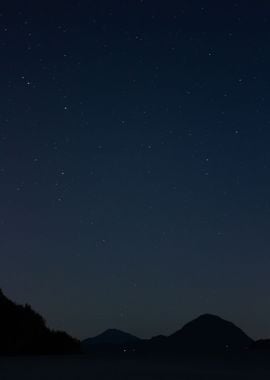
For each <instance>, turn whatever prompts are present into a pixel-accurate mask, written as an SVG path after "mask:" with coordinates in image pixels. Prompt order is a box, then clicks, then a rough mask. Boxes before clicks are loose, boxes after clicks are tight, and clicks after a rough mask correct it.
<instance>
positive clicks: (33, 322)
mask: <svg viewBox="0 0 270 380" xmlns="http://www.w3.org/2000/svg"><path fill="white" fill-rule="evenodd" d="M78 352H80V343H79V341H77V340H76V339H74V338H72V337H70V336H69V335H68V334H67V333H65V332H63V331H53V330H50V329H49V328H48V327H47V326H46V323H45V320H44V319H43V317H42V316H40V315H39V314H38V313H36V312H35V311H34V310H33V309H32V308H31V306H30V305H28V304H26V305H24V306H23V305H17V304H15V303H14V302H12V301H11V300H9V299H8V298H7V297H6V296H5V295H4V294H3V292H2V290H0V354H2V355H3V354H9V355H12V354H68V353H78Z"/></svg>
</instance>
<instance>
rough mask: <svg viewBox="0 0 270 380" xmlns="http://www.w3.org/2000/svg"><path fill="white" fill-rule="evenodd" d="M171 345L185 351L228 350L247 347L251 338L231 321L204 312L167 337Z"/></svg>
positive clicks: (250, 342)
mask: <svg viewBox="0 0 270 380" xmlns="http://www.w3.org/2000/svg"><path fill="white" fill-rule="evenodd" d="M168 343H169V344H170V345H172V346H173V347H178V348H179V349H184V350H187V351H190V350H192V351H215V352H216V351H228V350H241V349H246V348H248V347H249V346H250V345H251V344H252V343H253V340H252V339H251V338H250V337H249V336H247V335H246V334H245V333H244V332H243V331H242V330H241V329H240V328H239V327H237V326H236V325H234V324H233V323H232V322H229V321H226V320H225V319H222V318H220V317H218V316H216V315H212V314H204V315H201V316H199V317H198V318H196V319H194V320H193V321H191V322H189V323H187V324H186V325H185V326H184V327H183V328H182V329H181V330H179V331H177V332H175V333H174V334H172V335H171V336H169V337H168Z"/></svg>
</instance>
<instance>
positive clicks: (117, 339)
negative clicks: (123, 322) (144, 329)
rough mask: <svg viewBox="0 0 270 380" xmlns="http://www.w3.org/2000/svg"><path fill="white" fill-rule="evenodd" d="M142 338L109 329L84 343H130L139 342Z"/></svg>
mask: <svg viewBox="0 0 270 380" xmlns="http://www.w3.org/2000/svg"><path fill="white" fill-rule="evenodd" d="M140 340H141V339H139V338H137V337H136V336H134V335H131V334H129V333H126V332H124V331H121V330H117V329H108V330H106V331H104V332H103V333H101V334H99V335H97V336H95V337H93V338H88V339H85V340H84V341H83V343H84V344H85V345H86V344H89V345H93V344H128V343H134V342H138V341H140Z"/></svg>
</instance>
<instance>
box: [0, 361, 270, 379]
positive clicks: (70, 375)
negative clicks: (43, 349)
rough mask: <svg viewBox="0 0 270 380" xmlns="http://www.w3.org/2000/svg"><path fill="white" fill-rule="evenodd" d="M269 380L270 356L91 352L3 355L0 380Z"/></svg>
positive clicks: (0, 365) (0, 364) (0, 362)
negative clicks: (97, 355)
mask: <svg viewBox="0 0 270 380" xmlns="http://www.w3.org/2000/svg"><path fill="white" fill-rule="evenodd" d="M13 379H18V380H45V379H46V380H49V379H50V380H56V379H57V380H80V379H93V380H96V379H97V380H104V379H108V380H114V379H117V380H122V379H125V380H135V379H141V380H146V379H157V380H159V379H164V380H165V379H166V380H170V379H179V380H198V379H205V380H212V379H215V380H223V379H232V380H234V379H246V380H249V379H256V380H261V379H265V380H266V379H267V380H270V355H269V360H268V358H266V359H263V360H261V359H258V360H257V359H256V360H234V359H217V358H204V359H198V358H193V359H192V358H188V359H183V358H182V359H179V358H177V359H176V358H174V359H168V358H167V359H162V358H159V359H158V358H152V359H138V358H137V359H136V358H133V359H103V360H101V359H94V360H93V359H91V358H90V357H88V356H66V357H35V358H31V357H20V358H18V357H17V358H8V357H0V380H13Z"/></svg>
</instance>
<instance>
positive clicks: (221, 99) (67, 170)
mask: <svg viewBox="0 0 270 380" xmlns="http://www.w3.org/2000/svg"><path fill="white" fill-rule="evenodd" d="M269 30H270V4H269V1H268V0H267V1H266V0H265V1H264V0H258V1H256V2H255V1H247V0H239V1H237V0H235V1H231V0H226V1H225V0H224V1H215V0H181V1H179V0H167V1H162V0H93V1H86V0H66V1H63V0H59V1H54V2H53V1H40V2H39V1H34V0H28V1H24V0H21V1H16V0H14V1H11V2H10V1H7V0H5V1H2V2H1V4H0V52H1V59H0V95H1V102H0V210H1V212H0V252H1V265H0V279H1V280H0V287H2V288H3V291H4V292H5V293H6V294H7V295H8V296H9V297H10V298H12V299H14V300H15V301H17V302H21V303H25V302H28V303H30V304H31V305H32V306H33V307H34V308H35V309H36V310H37V311H39V312H40V313H42V314H43V315H44V316H45V318H46V320H47V322H48V324H49V326H51V327H53V328H60V329H65V330H67V331H68V332H69V333H71V334H73V335H75V336H77V337H79V338H85V337H88V336H92V335H95V334H97V333H99V332H101V331H102V330H104V329H106V328H112V327H114V328H121V329H123V330H127V331H129V332H131V333H133V334H137V335H138V336H141V337H150V336H152V335H155V334H168V333H171V332H173V331H175V330H177V329H178V328H180V327H181V326H182V325H183V324H184V323H185V322H187V321H188V320H190V319H192V318H194V317H196V316H198V315H199V314H202V313H205V312H209V313H214V314H218V315H220V316H222V317H224V318H227V319H230V320H232V321H234V322H235V323H237V324H238V325H240V326H241V327H242V328H243V329H244V330H245V331H246V332H247V333H249V334H250V335H251V336H252V337H255V338H256V337H262V336H263V337H267V336H270V323H269V321H270V300H269V288H270V285H269V265H270V256H269V246H270V235H269V227H270V222H269V220H270V219H269V217H270V149H269V139H270V107H269V91H270V71H269V67H270V48H269V46H270V32H269Z"/></svg>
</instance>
